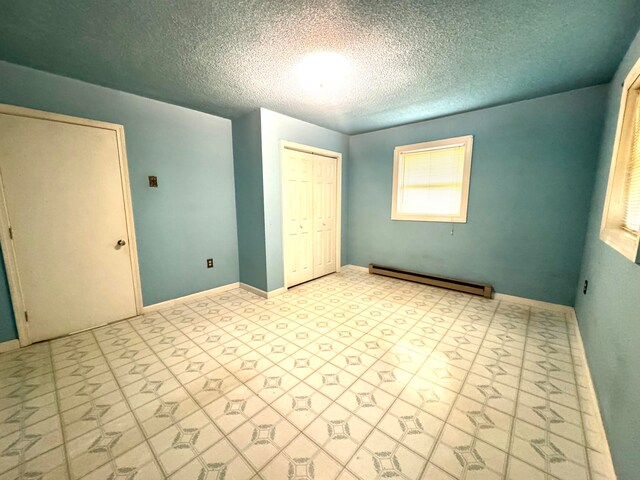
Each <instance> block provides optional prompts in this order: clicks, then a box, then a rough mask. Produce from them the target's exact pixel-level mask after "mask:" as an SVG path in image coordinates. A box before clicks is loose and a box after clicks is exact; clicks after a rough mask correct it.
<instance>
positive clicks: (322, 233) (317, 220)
mask: <svg viewBox="0 0 640 480" xmlns="http://www.w3.org/2000/svg"><path fill="white" fill-rule="evenodd" d="M284 152H285V154H284V155H283V159H282V161H283V167H282V168H283V172H284V173H283V206H284V208H283V218H284V220H283V221H284V236H285V241H284V258H285V270H286V286H287V287H290V286H293V285H297V284H299V283H302V282H306V281H309V280H313V279H314V278H318V277H321V276H323V275H327V274H329V273H332V272H335V271H336V208H337V207H336V204H337V189H336V184H337V178H336V175H337V160H336V159H335V158H329V157H324V156H320V155H313V154H310V153H304V152H299V151H297V150H290V149H285V150H284Z"/></svg>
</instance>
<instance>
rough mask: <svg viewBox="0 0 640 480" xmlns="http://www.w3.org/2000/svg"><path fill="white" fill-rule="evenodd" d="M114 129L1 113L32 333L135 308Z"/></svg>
mask: <svg viewBox="0 0 640 480" xmlns="http://www.w3.org/2000/svg"><path fill="white" fill-rule="evenodd" d="M120 155H121V153H120V150H119V142H118V136H117V134H116V131H115V130H110V129H107V128H99V127H92V126H85V125H78V124H73V123H67V122H64V121H55V120H46V119H40V118H31V117H28V116H19V115H11V114H4V113H3V114H0V176H1V179H2V194H3V195H4V200H5V204H6V207H7V208H6V209H7V216H8V220H9V223H10V226H11V232H12V235H13V239H12V240H11V242H12V245H13V252H14V258H15V265H16V268H17V274H18V277H19V284H20V286H19V288H20V291H21V297H22V299H23V302H24V306H25V310H26V311H27V314H28V322H27V325H28V333H29V339H30V341H31V342H35V341H38V340H45V339H49V338H54V337H57V336H61V335H65V334H68V333H72V332H75V331H78V330H83V329H86V328H90V327H94V326H97V325H102V324H105V323H108V322H112V321H115V320H120V319H123V318H127V317H132V316H135V315H136V313H137V308H136V300H135V287H134V279H133V268H132V264H131V257H130V255H131V252H130V243H131V242H130V240H129V235H128V226H127V217H126V212H125V200H124V194H123V192H124V190H123V188H124V185H123V177H122V172H121V163H120Z"/></svg>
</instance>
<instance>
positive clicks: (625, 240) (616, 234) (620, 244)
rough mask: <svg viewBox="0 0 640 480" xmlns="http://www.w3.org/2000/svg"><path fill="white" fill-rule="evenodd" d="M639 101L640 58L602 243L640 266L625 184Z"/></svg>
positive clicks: (630, 83) (616, 152)
mask: <svg viewBox="0 0 640 480" xmlns="http://www.w3.org/2000/svg"><path fill="white" fill-rule="evenodd" d="M638 101H640V58H639V59H638V60H637V62H636V64H635V65H634V67H633V68H632V69H631V70H630V71H629V74H628V75H627V78H626V79H625V81H624V83H623V86H622V97H621V100H620V111H619V114H618V125H617V128H616V137H615V143H614V146H613V154H612V157H611V168H610V170H609V182H608V185H607V195H606V197H605V204H604V210H603V213H602V223H601V225H600V240H602V241H603V242H604V243H606V244H607V245H609V246H610V247H611V248H613V249H614V250H616V251H617V252H619V253H620V254H622V255H623V256H624V257H626V258H628V259H629V260H631V261H632V262H635V263H638V264H640V249H639V247H640V235H636V234H634V233H632V232H629V231H628V230H625V229H624V228H623V227H622V225H623V220H622V219H623V217H624V208H625V204H624V202H625V199H624V196H625V180H626V175H627V171H628V168H629V162H630V161H631V146H632V145H631V143H632V141H633V127H634V116H635V107H636V102H638Z"/></svg>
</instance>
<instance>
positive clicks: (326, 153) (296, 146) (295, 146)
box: [280, 140, 342, 291]
mask: <svg viewBox="0 0 640 480" xmlns="http://www.w3.org/2000/svg"><path fill="white" fill-rule="evenodd" d="M286 150H296V151H298V152H304V153H310V154H312V155H321V156H323V157H328V158H335V159H336V272H339V271H340V267H341V264H342V262H341V260H340V259H341V252H342V153H340V152H334V151H331V150H325V149H323V148H317V147H311V146H309V145H303V144H301V143H295V142H289V141H286V140H282V141H281V142H280V185H281V187H280V197H281V203H282V205H281V210H280V216H281V218H282V265H283V271H284V289H285V291H286V290H287V289H288V288H289V287H287V262H286V253H285V243H286V242H285V238H286V231H285V229H286V222H285V219H284V211H285V207H284V202H285V196H284V195H283V193H284V189H285V168H284V156H285V154H286Z"/></svg>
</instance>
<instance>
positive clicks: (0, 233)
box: [0, 104, 143, 347]
mask: <svg viewBox="0 0 640 480" xmlns="http://www.w3.org/2000/svg"><path fill="white" fill-rule="evenodd" d="M0 114H5V115H14V116H17V117H27V118H35V119H39V120H49V121H54V122H61V123H68V124H71V125H82V126H86V127H93V128H102V129H105V130H113V131H114V132H115V134H116V143H117V145H118V158H119V160H120V178H121V179H122V191H123V197H124V207H125V208H124V209H125V220H126V225H127V234H128V237H129V251H130V259H131V271H132V272H133V290H134V298H135V303H136V313H137V314H138V315H140V314H142V307H143V305H142V288H141V284H140V267H139V265H138V247H137V242H136V233H135V228H134V224H133V208H132V203H131V187H130V184H129V169H128V167H127V150H126V148H125V143H124V127H123V126H122V125H118V124H115V123H107V122H100V121H97V120H89V119H85V118H78V117H71V116H68V115H60V114H57V113H50V112H43V111H41V110H33V109H30V108H23V107H16V106H14V105H4V104H0ZM0 182H2V176H1V175H0ZM0 245H2V255H3V257H4V264H5V267H6V269H7V280H8V281H9V292H10V294H11V303H12V304H13V314H14V316H15V319H16V327H17V328H18V338H19V340H20V346H22V347H25V346H27V345H30V344H31V339H30V336H29V325H28V324H27V319H26V316H25V310H26V309H25V305H24V297H23V295H22V288H21V285H20V276H19V274H18V263H17V260H16V252H15V249H14V248H13V242H12V241H11V237H10V235H9V214H8V210H7V204H6V200H5V198H4V188H3V187H2V185H0Z"/></svg>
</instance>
